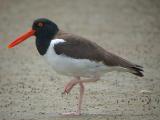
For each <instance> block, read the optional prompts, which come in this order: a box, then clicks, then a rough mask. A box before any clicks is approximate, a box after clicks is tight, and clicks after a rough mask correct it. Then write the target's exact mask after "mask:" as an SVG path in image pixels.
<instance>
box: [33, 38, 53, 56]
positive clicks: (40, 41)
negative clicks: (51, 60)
mask: <svg viewBox="0 0 160 120" xmlns="http://www.w3.org/2000/svg"><path fill="white" fill-rule="evenodd" d="M50 43H51V39H47V38H43V37H41V38H38V37H37V38H36V47H37V50H38V52H39V54H40V55H45V53H46V52H47V50H48V48H49V45H50Z"/></svg>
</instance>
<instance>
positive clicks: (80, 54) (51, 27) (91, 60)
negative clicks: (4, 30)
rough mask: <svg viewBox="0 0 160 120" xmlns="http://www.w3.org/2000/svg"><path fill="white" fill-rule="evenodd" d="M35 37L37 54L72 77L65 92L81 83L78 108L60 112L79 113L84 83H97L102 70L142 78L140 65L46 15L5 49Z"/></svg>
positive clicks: (58, 71)
mask: <svg viewBox="0 0 160 120" xmlns="http://www.w3.org/2000/svg"><path fill="white" fill-rule="evenodd" d="M31 36H35V38H36V40H35V44H36V48H37V50H38V52H39V54H40V55H41V56H42V57H44V58H45V60H46V62H47V63H49V65H50V66H51V67H52V68H53V69H54V70H55V71H56V72H57V73H58V74H62V75H66V76H70V77H73V79H71V80H70V81H69V82H68V83H67V84H66V85H65V87H64V91H63V94H68V93H70V91H71V90H72V88H73V87H74V86H75V85H79V86H80V94H79V99H78V106H77V110H75V111H74V112H67V113H62V114H63V115H81V107H82V101H83V97H84V91H85V86H84V84H85V83H91V82H96V81H98V80H100V77H101V76H103V75H104V74H105V73H108V72H112V71H118V72H126V73H132V74H134V75H136V76H138V77H143V76H144V75H143V72H144V71H143V67H142V66H140V65H137V64H134V63H132V62H130V61H128V60H126V59H124V58H122V57H120V56H118V55H116V54H113V53H111V52H109V51H107V50H105V49H104V48H102V47H101V46H100V45H98V44H97V43H95V42H93V41H91V40H89V39H87V38H85V37H81V36H79V35H76V34H72V33H70V32H65V31H63V30H61V29H60V28H59V27H58V26H57V24H56V23H54V22H53V21H51V20H49V19H47V18H38V19H36V20H34V22H33V24H32V27H31V29H30V30H29V31H28V32H26V33H24V34H23V35H21V36H20V37H18V38H16V39H15V40H14V41H13V42H11V43H10V44H9V45H8V48H13V47H14V46H16V45H18V44H20V43H21V42H23V41H24V40H26V39H27V38H29V37H31Z"/></svg>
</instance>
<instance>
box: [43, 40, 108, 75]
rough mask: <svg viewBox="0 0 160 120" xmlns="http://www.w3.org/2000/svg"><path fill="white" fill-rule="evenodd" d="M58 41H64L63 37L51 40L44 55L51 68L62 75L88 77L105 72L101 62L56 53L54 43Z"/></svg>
mask: <svg viewBox="0 0 160 120" xmlns="http://www.w3.org/2000/svg"><path fill="white" fill-rule="evenodd" d="M59 42H65V41H64V40H63V39H56V40H52V41H51V44H50V46H49V48H48V50H47V53H46V54H45V55H44V57H45V58H46V60H47V62H48V63H49V64H50V65H51V66H52V67H53V69H54V70H55V71H56V72H58V73H60V74H64V75H69V76H82V77H90V76H93V75H95V74H98V75H100V74H102V73H105V72H106V69H107V67H106V66H105V65H104V64H103V63H97V62H94V61H90V60H88V59H74V58H71V57H67V56H65V55H57V54H56V53H55V51H54V45H55V44H57V43H59Z"/></svg>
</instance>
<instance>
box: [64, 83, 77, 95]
mask: <svg viewBox="0 0 160 120" xmlns="http://www.w3.org/2000/svg"><path fill="white" fill-rule="evenodd" d="M76 84H77V81H75V80H72V81H70V82H69V83H68V84H67V85H66V86H65V88H64V92H62V94H68V93H69V92H70V91H71V90H72V88H73V87H74V86H75V85H76Z"/></svg>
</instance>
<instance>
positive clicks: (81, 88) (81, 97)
mask: <svg viewBox="0 0 160 120" xmlns="http://www.w3.org/2000/svg"><path fill="white" fill-rule="evenodd" d="M79 85H80V95H79V98H78V109H77V111H76V112H69V113H63V115H80V114H81V106H82V100H83V96H84V85H83V83H82V82H79Z"/></svg>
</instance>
